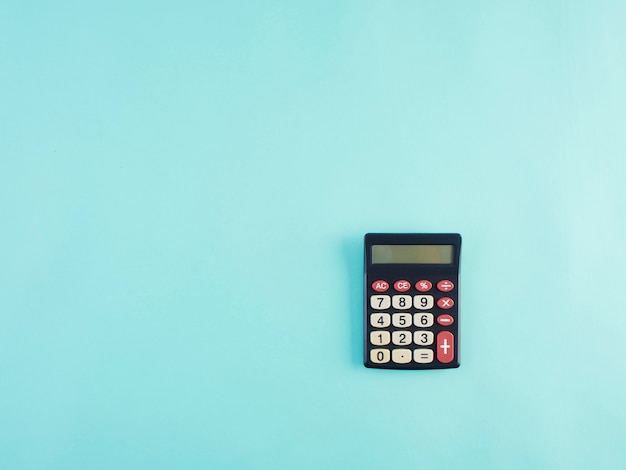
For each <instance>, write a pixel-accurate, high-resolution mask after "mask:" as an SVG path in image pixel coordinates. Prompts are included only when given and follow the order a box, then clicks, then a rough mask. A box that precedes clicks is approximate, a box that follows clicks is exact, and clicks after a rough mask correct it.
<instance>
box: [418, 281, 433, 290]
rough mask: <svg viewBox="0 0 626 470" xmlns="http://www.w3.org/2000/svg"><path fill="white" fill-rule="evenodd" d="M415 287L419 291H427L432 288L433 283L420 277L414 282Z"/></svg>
mask: <svg viewBox="0 0 626 470" xmlns="http://www.w3.org/2000/svg"><path fill="white" fill-rule="evenodd" d="M415 288H416V289H417V290H418V291H420V292H428V291H429V290H431V289H432V288H433V283H432V282H430V281H428V280H426V279H422V280H421V281H417V282H416V283H415Z"/></svg>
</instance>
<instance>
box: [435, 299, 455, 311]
mask: <svg viewBox="0 0 626 470" xmlns="http://www.w3.org/2000/svg"><path fill="white" fill-rule="evenodd" d="M437 307H439V308H443V309H449V308H452V307H454V300H452V299H451V298H450V297H442V298H440V299H439V300H438V301H437Z"/></svg>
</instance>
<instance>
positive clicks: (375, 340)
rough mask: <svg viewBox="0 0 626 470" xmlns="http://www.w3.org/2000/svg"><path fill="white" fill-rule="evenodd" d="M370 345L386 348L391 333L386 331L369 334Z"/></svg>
mask: <svg viewBox="0 0 626 470" xmlns="http://www.w3.org/2000/svg"><path fill="white" fill-rule="evenodd" d="M370 343H372V344H373V345H374V346H386V345H388V344H389V343H391V333H389V332H388V331H372V332H371V333H370Z"/></svg>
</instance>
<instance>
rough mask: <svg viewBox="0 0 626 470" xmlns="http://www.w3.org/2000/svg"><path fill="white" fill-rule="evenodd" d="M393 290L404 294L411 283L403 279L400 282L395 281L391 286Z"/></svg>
mask: <svg viewBox="0 0 626 470" xmlns="http://www.w3.org/2000/svg"><path fill="white" fill-rule="evenodd" d="M393 288H394V289H395V290H397V291H398V292H406V291H408V290H409V289H410V288H411V283H410V282H409V281H405V280H404V279H403V280H401V281H396V282H395V283H394V285H393Z"/></svg>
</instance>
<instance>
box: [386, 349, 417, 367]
mask: <svg viewBox="0 0 626 470" xmlns="http://www.w3.org/2000/svg"><path fill="white" fill-rule="evenodd" d="M412 359H413V353H412V351H411V350H410V349H394V350H393V351H391V360H392V361H393V362H395V363H396V364H408V363H409V362H411V360H412Z"/></svg>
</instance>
